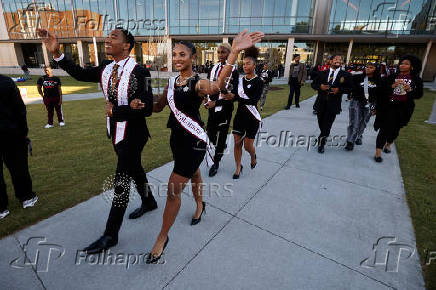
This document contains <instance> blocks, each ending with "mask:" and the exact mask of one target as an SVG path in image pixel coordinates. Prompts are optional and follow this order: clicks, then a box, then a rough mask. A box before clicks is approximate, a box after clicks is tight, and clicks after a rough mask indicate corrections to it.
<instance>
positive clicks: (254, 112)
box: [238, 77, 262, 122]
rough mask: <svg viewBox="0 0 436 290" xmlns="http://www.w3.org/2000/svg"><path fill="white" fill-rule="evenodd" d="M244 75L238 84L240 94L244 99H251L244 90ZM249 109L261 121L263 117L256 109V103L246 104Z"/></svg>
mask: <svg viewBox="0 0 436 290" xmlns="http://www.w3.org/2000/svg"><path fill="white" fill-rule="evenodd" d="M242 78H243V77H240V78H239V84H238V95H239V97H240V98H242V99H246V100H249V99H250V98H249V97H248V96H247V95H246V94H245V91H244V82H243V80H242ZM245 106H246V107H247V109H248V110H249V111H250V113H251V114H252V115H253V116H254V117H255V118H256V120H258V121H259V122H261V121H262V118H261V117H260V113H259V111H258V110H257V109H256V106H254V105H245Z"/></svg>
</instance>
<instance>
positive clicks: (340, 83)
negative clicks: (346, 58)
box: [312, 70, 353, 114]
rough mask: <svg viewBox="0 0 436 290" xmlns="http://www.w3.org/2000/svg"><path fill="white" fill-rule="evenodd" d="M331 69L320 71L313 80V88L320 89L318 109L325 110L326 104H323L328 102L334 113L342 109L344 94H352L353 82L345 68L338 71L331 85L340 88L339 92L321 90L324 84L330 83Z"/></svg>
mask: <svg viewBox="0 0 436 290" xmlns="http://www.w3.org/2000/svg"><path fill="white" fill-rule="evenodd" d="M329 73H330V70H326V71H321V72H319V74H318V76H317V77H316V78H315V80H314V81H313V82H312V88H313V89H314V90H317V91H318V98H319V102H320V108H319V110H318V111H321V110H323V108H324V107H325V106H322V104H325V103H326V104H327V109H328V110H332V111H333V112H334V113H336V114H337V113H339V112H340V111H341V102H342V95H343V94H350V93H351V90H352V87H353V83H352V79H351V75H350V74H349V73H348V72H346V71H343V70H340V71H339V72H338V75H337V76H336V79H335V81H334V82H333V84H332V85H331V87H332V88H339V92H338V93H337V94H332V93H330V94H329V92H328V91H323V90H321V85H322V84H325V85H326V84H328V77H329Z"/></svg>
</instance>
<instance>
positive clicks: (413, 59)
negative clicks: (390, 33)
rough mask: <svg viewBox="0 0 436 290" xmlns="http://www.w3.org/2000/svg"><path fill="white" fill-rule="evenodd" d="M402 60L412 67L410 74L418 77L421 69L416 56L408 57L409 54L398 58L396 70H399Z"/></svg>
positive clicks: (420, 63)
mask: <svg viewBox="0 0 436 290" xmlns="http://www.w3.org/2000/svg"><path fill="white" fill-rule="evenodd" d="M403 60H408V61H410V64H411V66H412V69H411V71H410V73H411V74H412V75H418V74H419V73H420V72H421V69H422V62H421V60H420V59H419V58H417V57H416V56H414V55H410V54H408V55H405V56H402V57H401V58H400V62H399V63H398V70H399V67H400V64H401V63H402V62H403Z"/></svg>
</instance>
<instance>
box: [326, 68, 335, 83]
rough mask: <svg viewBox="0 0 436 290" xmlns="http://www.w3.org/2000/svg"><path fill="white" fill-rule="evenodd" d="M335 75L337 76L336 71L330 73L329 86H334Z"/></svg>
mask: <svg viewBox="0 0 436 290" xmlns="http://www.w3.org/2000/svg"><path fill="white" fill-rule="evenodd" d="M334 75H335V71H332V72H330V77H329V80H328V83H329V85H332V84H333V77H334Z"/></svg>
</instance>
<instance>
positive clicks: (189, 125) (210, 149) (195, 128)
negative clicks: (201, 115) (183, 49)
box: [167, 77, 215, 167]
mask: <svg viewBox="0 0 436 290" xmlns="http://www.w3.org/2000/svg"><path fill="white" fill-rule="evenodd" d="M175 80H176V79H175V78H174V77H170V78H169V80H168V92H167V100H168V106H169V107H170V109H171V112H173V114H174V117H175V118H176V120H177V122H179V124H180V125H181V126H182V127H183V129H185V130H186V131H188V133H190V134H191V135H192V136H194V137H196V138H197V139H199V140H200V141H202V142H204V143H206V163H207V166H208V167H210V166H212V165H213V163H214V162H213V157H212V156H213V155H214V151H215V147H214V146H213V144H212V143H211V142H210V141H209V138H208V136H207V133H206V131H205V130H204V129H203V127H201V125H200V124H199V123H198V122H197V121H195V120H194V119H192V118H191V117H189V116H188V115H186V114H185V113H183V112H182V111H180V110H179V109H177V107H176V103H175V102H174V83H175Z"/></svg>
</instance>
